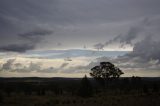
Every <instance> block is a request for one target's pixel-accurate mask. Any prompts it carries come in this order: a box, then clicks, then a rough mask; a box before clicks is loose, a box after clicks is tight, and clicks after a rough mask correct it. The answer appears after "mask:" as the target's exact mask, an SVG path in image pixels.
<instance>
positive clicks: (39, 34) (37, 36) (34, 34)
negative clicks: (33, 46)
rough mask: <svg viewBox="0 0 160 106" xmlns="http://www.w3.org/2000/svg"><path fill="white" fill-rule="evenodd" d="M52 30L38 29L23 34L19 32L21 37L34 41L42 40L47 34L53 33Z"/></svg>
mask: <svg viewBox="0 0 160 106" xmlns="http://www.w3.org/2000/svg"><path fill="white" fill-rule="evenodd" d="M52 33H53V31H51V30H44V29H38V30H34V31H31V32H26V33H23V34H19V36H20V37H21V39H25V40H28V41H30V42H32V43H37V42H40V41H42V40H43V39H44V37H45V36H47V35H50V34H52Z"/></svg>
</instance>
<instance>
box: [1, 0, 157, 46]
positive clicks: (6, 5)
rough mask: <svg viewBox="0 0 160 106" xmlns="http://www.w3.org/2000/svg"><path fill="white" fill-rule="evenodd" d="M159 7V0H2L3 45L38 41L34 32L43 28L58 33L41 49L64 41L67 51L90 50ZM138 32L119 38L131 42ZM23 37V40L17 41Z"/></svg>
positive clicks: (148, 15)
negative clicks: (124, 26) (77, 48)
mask: <svg viewBox="0 0 160 106" xmlns="http://www.w3.org/2000/svg"><path fill="white" fill-rule="evenodd" d="M159 4H160V1H159V0H152V1H151V0H136V1H135V0H120V1H117V0H67V1H66V0H45V1H44V0H14V1H10V0H0V23H1V24H0V37H1V39H0V45H1V46H8V45H10V44H16V43H21V44H24V43H23V41H24V39H26V40H30V41H31V40H32V41H35V42H38V40H41V39H40V38H41V37H40V36H39V35H41V33H39V32H38V35H37V33H36V32H34V31H33V32H31V30H34V29H37V28H42V29H54V31H55V33H54V34H52V37H48V36H45V37H44V38H45V39H47V41H48V42H47V43H46V44H45V45H44V44H43V43H41V42H39V46H40V47H41V48H54V47H57V44H54V42H62V43H63V45H61V46H63V47H64V48H65V47H67V45H68V46H70V48H72V47H74V46H75V47H77V46H79V47H81V46H82V45H84V44H86V46H87V47H88V45H93V44H98V43H97V42H101V41H103V42H105V40H106V39H110V38H111V37H112V36H113V35H114V32H116V34H117V35H119V34H118V33H119V32H118V31H119V30H118V29H120V28H115V29H114V27H117V25H119V24H123V22H124V23H126V22H132V21H136V20H137V19H139V18H142V17H149V18H150V17H152V16H157V15H160V13H159V10H160V7H159ZM101 24H104V25H106V27H104V26H101ZM112 25H113V26H112ZM111 26H112V28H110V27H111ZM122 27H123V26H122ZM126 27H131V25H128V26H126ZM102 29H103V30H102ZM110 29H111V30H110ZM124 29H125V28H124ZM106 30H107V31H106ZM122 31H126V30H122ZM136 31H138V30H137V28H135V27H134V28H131V30H130V31H129V32H128V33H130V34H129V36H128V37H125V38H124V37H122V36H119V37H120V38H118V39H119V40H120V42H124V41H125V42H126V43H131V42H132V41H131V40H132V39H134V38H135V36H134V35H136V33H135V32H136ZM25 32H26V33H25ZM106 32H109V34H106ZM42 33H43V31H42ZM110 33H111V34H110ZM19 34H20V35H19ZM26 34H27V36H26ZM32 34H35V35H36V36H39V37H35V36H32ZM20 36H21V38H22V39H19V38H18V37H20ZM23 38H24V39H23ZM64 38H66V39H64ZM77 39H79V40H77ZM95 39H97V40H95ZM71 41H72V42H71ZM86 41H87V42H86ZM73 44H74V45H73ZM35 49H37V47H35Z"/></svg>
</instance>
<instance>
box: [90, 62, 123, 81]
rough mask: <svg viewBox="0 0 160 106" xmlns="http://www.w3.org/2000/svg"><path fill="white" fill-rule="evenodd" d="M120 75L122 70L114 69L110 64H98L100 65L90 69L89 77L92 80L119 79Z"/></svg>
mask: <svg viewBox="0 0 160 106" xmlns="http://www.w3.org/2000/svg"><path fill="white" fill-rule="evenodd" d="M122 74H124V73H123V72H122V70H120V69H119V68H118V67H116V66H115V65H114V64H112V63H110V62H100V65H98V66H95V67H93V68H92V69H91V72H90V75H91V76H92V77H93V78H103V79H107V78H119V77H120V76H121V75H122Z"/></svg>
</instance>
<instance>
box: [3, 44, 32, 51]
mask: <svg viewBox="0 0 160 106" xmlns="http://www.w3.org/2000/svg"><path fill="white" fill-rule="evenodd" d="M32 49H34V45H32V44H11V45H7V46H2V47H0V51H3V52H20V53H23V52H26V51H27V50H32Z"/></svg>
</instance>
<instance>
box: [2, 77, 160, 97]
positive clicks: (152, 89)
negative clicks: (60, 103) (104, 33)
mask: <svg viewBox="0 0 160 106" xmlns="http://www.w3.org/2000/svg"><path fill="white" fill-rule="evenodd" d="M107 83H108V84H107V87H104V85H103V82H101V83H98V82H97V81H95V80H94V79H92V78H87V77H84V78H82V79H81V78H0V86H1V87H0V93H1V95H6V96H10V95H12V94H13V93H14V94H15V93H23V94H24V95H39V96H43V95H76V96H82V97H90V96H93V95H97V94H100V93H103V92H105V93H108V94H110V95H117V94H127V93H128V94H130V93H139V94H147V95H149V94H152V93H160V78H143V77H134V76H133V77H126V78H124V77H123V78H120V79H116V80H109V81H108V82H107Z"/></svg>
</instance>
